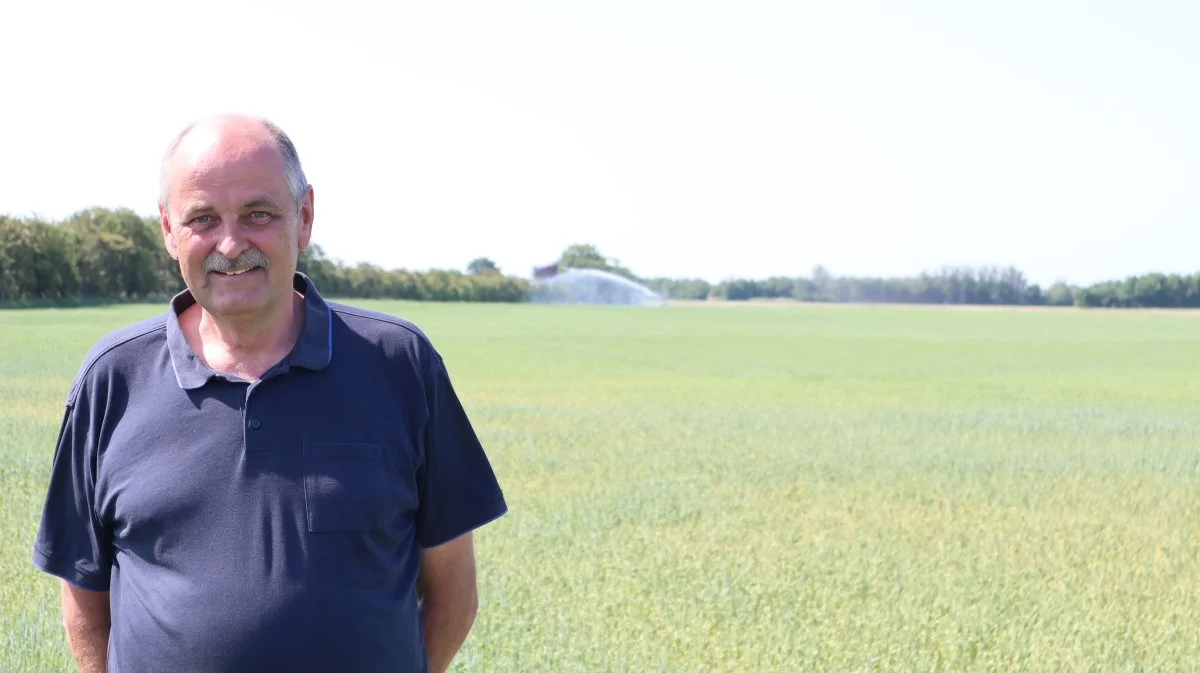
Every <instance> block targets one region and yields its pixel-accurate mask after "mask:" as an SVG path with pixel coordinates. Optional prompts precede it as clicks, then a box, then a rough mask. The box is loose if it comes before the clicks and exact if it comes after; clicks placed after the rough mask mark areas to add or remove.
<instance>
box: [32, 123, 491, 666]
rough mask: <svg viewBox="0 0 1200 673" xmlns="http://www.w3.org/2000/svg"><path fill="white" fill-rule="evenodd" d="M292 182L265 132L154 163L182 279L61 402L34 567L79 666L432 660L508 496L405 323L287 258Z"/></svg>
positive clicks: (188, 138)
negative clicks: (329, 291)
mask: <svg viewBox="0 0 1200 673" xmlns="http://www.w3.org/2000/svg"><path fill="white" fill-rule="evenodd" d="M313 212H314V211H313V190H312V188H311V187H310V186H309V185H308V184H307V181H306V180H305V177H304V173H303V170H302V169H301V166H300V161H299V158H298V156H297V154H296V151H295V148H294V146H293V145H292V142H291V141H290V140H289V139H288V137H287V136H286V135H285V134H284V133H283V132H282V131H280V130H279V129H278V128H276V127H275V126H273V125H272V124H270V123H268V122H265V121H261V120H256V119H250V118H246V117H241V116H233V115H229V116H219V117H214V118H210V119H206V120H203V121H201V122H199V123H197V124H195V125H193V126H191V127H189V128H187V129H185V130H184V132H183V133H181V134H180V136H179V137H178V138H177V139H176V140H175V141H174V142H173V143H172V144H171V146H170V148H169V150H168V152H167V156H166V158H165V160H164V162H163V177H162V195H161V198H160V203H159V215H160V220H161V224H162V232H163V237H164V241H165V243H166V248H167V251H168V252H169V253H170V255H171V257H172V258H173V259H175V260H176V261H178V263H179V269H180V272H181V274H182V276H183V280H184V282H185V284H186V286H187V289H186V290H185V291H183V292H181V293H180V294H179V295H177V296H176V297H175V298H174V299H173V300H172V301H171V304H170V308H169V310H167V311H165V312H164V313H163V314H162V315H159V316H157V317H155V318H152V319H150V320H147V321H144V322H141V323H138V324H136V325H131V326H129V327H126V328H123V329H121V330H119V331H117V332H114V333H112V334H109V335H107V336H105V337H104V338H103V339H101V340H100V341H99V342H98V343H97V344H96V345H95V346H94V347H93V348H92V349H91V351H90V352H89V354H88V355H87V357H86V358H85V360H84V362H83V364H82V366H81V368H80V369H79V373H78V375H77V377H76V379H75V381H74V383H73V385H72V387H71V390H70V392H69V394H68V398H67V406H66V411H65V414H64V418H63V422H62V427H61V432H60V435H59V440H58V445H57V449H56V452H55V456H54V461H53V471H52V475H51V479H50V484H49V488H48V492H47V496H46V502H45V507H44V510H43V514H42V520H41V524H40V527H39V529H38V532H37V539H36V542H35V546H34V553H33V560H34V563H35V565H36V566H37V567H38V568H40V569H42V570H44V571H45V572H47V573H50V574H53V575H55V576H57V577H59V578H61V580H62V610H63V618H64V625H65V628H66V633H67V640H68V643H69V646H70V649H71V651H72V654H73V656H74V657H75V660H76V662H77V664H78V665H79V667H80V669H81V670H83V671H104V670H107V671H109V672H110V673H133V672H137V673H141V672H143V671H171V672H172V673H191V672H201V671H203V672H209V671H213V672H215V671H221V672H230V673H232V672H240V671H255V672H258V671H292V672H302V671H425V670H431V671H444V670H445V669H446V668H447V667H448V666H449V664H450V661H451V660H452V658H453V657H454V655H455V654H456V652H457V651H458V649H459V648H460V646H461V645H462V643H463V641H464V640H465V638H466V636H467V634H468V632H469V630H470V629H471V627H472V625H473V621H474V618H475V611H476V605H477V598H476V584H475V560H474V552H473V547H472V538H471V531H472V530H474V529H475V528H477V527H479V526H481V525H483V524H485V523H487V522H490V521H492V520H494V519H496V518H497V517H500V516H501V515H503V514H504V513H505V512H506V511H507V505H506V503H505V500H504V497H503V494H502V492H501V489H500V487H499V486H498V484H497V481H496V478H495V475H494V473H493V470H492V468H491V466H490V464H489V463H488V460H487V458H486V456H485V455H484V451H483V449H482V447H481V446H480V443H479V441H478V439H477V437H476V435H475V433H474V431H473V430H472V428H471V425H470V423H469V421H468V419H467V416H466V414H465V413H464V411H463V408H462V405H461V404H460V402H459V400H458V398H457V397H456V395H455V392H454V389H453V388H452V386H451V383H450V379H449V376H448V374H447V371H446V367H445V365H444V363H443V361H442V358H441V357H440V355H439V354H438V352H437V351H436V350H435V349H434V348H433V346H432V345H431V344H430V342H429V341H428V340H427V339H426V337H425V335H424V334H423V333H422V332H421V331H419V330H418V329H417V328H416V327H415V326H413V325H412V324H410V323H408V322H405V321H403V320H399V319H396V318H393V317H390V316H387V315H383V314H379V313H373V312H369V311H364V310H360V309H356V308H351V307H348V306H342V305H339V304H334V303H330V302H326V301H325V300H324V299H322V297H321V295H320V294H319V293H318V292H317V289H316V288H315V287H314V286H313V284H312V283H311V281H310V280H309V279H308V278H307V277H305V276H304V275H303V274H300V273H297V272H296V264H297V256H298V254H299V252H300V251H301V250H304V249H305V247H306V246H307V245H308V243H309V239H310V235H311V232H312V223H313Z"/></svg>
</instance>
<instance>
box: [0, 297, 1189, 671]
mask: <svg viewBox="0 0 1200 673" xmlns="http://www.w3.org/2000/svg"><path fill="white" fill-rule="evenodd" d="M363 304H364V305H369V306H371V307H373V308H381V309H383V310H386V311H389V312H392V313H395V314H398V315H402V316H405V317H408V318H411V319H413V320H414V321H416V322H417V323H418V324H419V325H421V326H422V327H424V329H425V330H426V331H427V332H428V333H429V335H430V336H431V337H432V338H433V340H434V342H435V344H437V345H438V347H439V348H440V349H441V350H442V352H443V353H444V354H445V356H446V359H447V361H448V363H449V365H450V371H451V374H452V376H453V377H454V379H455V383H456V385H457V388H458V390H459V392H460V394H461V395H462V397H463V399H464V401H465V403H466V406H467V409H468V411H469V412H470V413H471V415H472V417H473V418H474V419H475V421H476V423H477V426H478V431H479V433H480V435H481V437H482V438H483V440H484V441H485V443H486V445H487V447H488V449H489V451H490V455H491V457H492V459H493V461H494V464H495V466H496V470H497V472H498V475H499V477H500V479H501V481H502V483H503V486H504V488H505V491H506V494H507V496H508V499H509V504H510V506H511V513H510V514H509V515H508V516H507V517H505V518H504V519H502V520H500V521H498V522H496V523H495V524H493V525H491V526H488V527H487V528H485V529H484V530H483V531H481V533H480V534H479V535H478V538H477V544H478V561H479V572H480V590H481V601H482V605H481V612H480V615H479V619H478V621H477V623H476V627H475V629H474V631H473V632H472V634H471V637H470V639H469V640H468V643H467V645H466V646H465V648H464V650H463V651H462V653H461V654H460V656H459V658H458V660H457V662H456V669H455V670H459V671H580V672H583V671H587V672H592V671H639V672H640V671H697V672H698V671H792V670H822V671H868V670H870V671H901V670H903V671H928V670H954V671H976V670H980V671H982V670H987V671H1010V670H1038V671H1087V670H1096V671H1100V670H1103V671H1111V670H1120V671H1135V670H1137V671H1141V670H1178V669H1187V668H1192V667H1195V666H1196V665H1197V662H1200V488H1198V484H1200V315H1195V314H1186V313H1175V314H1172V313H1148V312H1112V313H1105V312H1076V311H1062V312H1053V311H970V310H954V311H948V310H939V309H908V308H886V309H877V308H868V307H855V308H850V307H806V306H791V307H760V306H737V307H692V306H673V307H668V308H662V309H628V308H625V309H622V308H598V307H592V308H584V307H546V306H499V305H445V304H412V303H397V302H392V303H385V302H363ZM156 310H158V307H120V308H103V309H75V310H67V311H49V310H36V311H34V310H31V311H8V312H0V349H2V350H0V352H2V353H3V357H2V359H0V493H2V494H3V495H2V496H0V498H2V500H0V622H2V627H3V628H2V629H0V670H3V671H48V670H53V671H62V670H68V666H69V659H68V655H67V654H66V649H65V647H64V644H63V638H62V636H61V629H60V628H59V622H58V619H59V618H58V607H57V599H56V594H55V584H54V583H53V582H52V580H51V579H50V578H48V577H46V576H43V575H40V574H38V573H36V572H35V571H33V569H32V566H31V565H30V560H29V557H30V542H31V540H32V537H33V532H34V528H35V525H36V523H37V518H38V515H39V508H40V503H41V498H42V493H43V489H44V487H45V481H46V475H47V472H48V468H49V462H50V457H51V453H52V450H53V441H54V438H55V434H56V432H57V429H58V422H59V413H60V410H61V407H62V401H63V399H64V396H65V394H66V389H67V386H68V384H69V382H70V380H71V377H72V376H73V375H74V373H75V369H76V367H77V365H78V362H79V359H80V357H81V356H82V355H83V353H84V352H85V350H86V349H87V348H88V346H89V345H90V343H91V341H92V339H94V338H95V337H97V336H98V335H100V334H101V333H103V332H105V331H107V330H109V329H111V328H114V327H116V326H118V325H119V324H122V323H125V322H129V321H132V320H134V319H136V318H139V317H141V316H143V315H146V314H147V313H149V312H150V311H156Z"/></svg>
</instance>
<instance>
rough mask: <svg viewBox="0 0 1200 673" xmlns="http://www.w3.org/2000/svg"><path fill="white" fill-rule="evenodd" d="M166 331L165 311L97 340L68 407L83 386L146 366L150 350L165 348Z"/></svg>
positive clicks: (81, 364)
mask: <svg viewBox="0 0 1200 673" xmlns="http://www.w3.org/2000/svg"><path fill="white" fill-rule="evenodd" d="M166 328H167V313H166V312H165V311H163V312H161V313H158V314H156V315H153V316H150V317H149V318H145V319H143V320H139V321H137V322H135V323H130V324H128V325H125V326H123V327H119V328H117V329H115V330H112V331H111V332H108V333H107V334H104V335H103V336H101V337H100V338H99V339H96V341H94V342H93V343H92V346H91V348H89V349H88V351H87V354H86V355H84V357H83V361H82V362H81V363H80V365H79V370H78V372H77V373H76V375H75V381H74V383H73V384H72V386H71V392H70V395H69V398H68V404H70V403H72V402H74V400H75V399H76V397H77V396H78V395H79V393H80V390H81V388H82V387H83V384H84V382H86V381H88V380H90V379H96V378H97V377H101V376H104V377H107V376H112V375H114V374H115V375H121V374H122V373H124V370H125V369H127V368H129V367H136V366H139V365H140V364H142V363H144V362H145V361H146V359H145V356H146V355H147V349H153V348H157V347H161V346H164V345H165V344H166Z"/></svg>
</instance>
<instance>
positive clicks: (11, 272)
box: [0, 208, 1200, 308]
mask: <svg viewBox="0 0 1200 673" xmlns="http://www.w3.org/2000/svg"><path fill="white" fill-rule="evenodd" d="M298 267H299V269H300V270H301V271H303V272H304V273H306V274H308V275H309V276H310V277H311V278H312V279H313V281H314V282H315V283H316V284H317V287H319V288H321V291H322V293H323V294H325V295H327V296H331V297H346V298H390V299H412V300H433V301H482V302H519V301H525V300H526V299H527V298H528V296H529V293H530V291H531V289H532V283H531V281H529V280H527V279H525V278H520V277H515V276H510V275H506V274H504V273H502V272H501V271H500V269H499V268H498V267H497V266H496V264H495V263H494V262H493V261H491V260H490V259H488V258H486V257H480V258H476V259H474V260H471V262H470V263H469V264H467V266H466V268H465V271H462V270H457V269H433V270H428V271H408V270H404V269H391V270H388V269H383V268H381V267H379V266H376V265H373V264H368V263H360V264H355V265H347V264H344V263H342V262H340V261H336V260H333V259H330V258H329V257H327V256H326V255H325V253H324V251H323V250H322V249H321V248H320V246H317V245H313V246H310V247H309V249H308V250H305V251H304V252H302V253H301V255H300V259H299V265H298ZM548 268H550V269H553V270H557V271H562V270H565V269H569V268H594V269H601V270H605V271H609V272H612V273H615V274H617V275H621V276H624V277H626V278H629V279H630V280H633V281H636V282H638V283H641V284H643V285H645V286H646V287H648V288H650V289H651V290H653V291H655V292H657V293H659V294H660V295H662V296H664V297H666V298H668V299H692V300H706V299H724V300H733V301H744V300H751V299H796V300H800V301H810V302H862V303H889V302H894V303H913V304H992V305H1025V306H1072V305H1073V306H1080V307H1105V308H1171V307H1180V308H1182V307H1200V273H1196V274H1191V275H1179V274H1162V273H1149V274H1144V275H1140V276H1131V277H1129V278H1126V279H1124V280H1114V281H1108V282H1102V283H1096V284H1093V285H1088V286H1078V285H1068V284H1066V283H1062V282H1059V283H1055V284H1053V285H1051V286H1049V287H1047V288H1042V287H1040V286H1039V285H1037V284H1035V283H1030V282H1028V280H1027V279H1026V278H1025V276H1024V274H1022V273H1021V272H1020V271H1019V270H1017V269H1015V268H1011V267H1008V268H992V267H985V268H964V267H948V268H944V269H941V270H938V271H934V272H929V273H923V274H920V275H917V276H913V277H901V278H882V277H856V276H835V275H834V274H832V273H830V272H829V271H828V270H826V269H824V268H822V267H817V268H815V269H813V271H812V273H811V274H809V275H807V276H795V277H786V276H776V277H770V278H765V279H747V278H733V279H728V280H724V281H722V282H719V283H709V282H708V281H705V280H703V279H699V278H663V277H649V278H644V277H640V276H638V275H637V274H635V273H634V272H633V271H631V270H630V269H628V268H626V267H625V266H622V265H621V264H620V262H619V261H618V260H614V259H610V258H608V257H606V256H604V255H603V254H601V253H600V251H599V250H598V249H596V247H595V246H593V245H588V244H575V245H571V246H568V247H567V248H566V249H565V250H564V251H563V253H562V254H561V255H560V256H559V259H558V260H556V261H555V262H554V264H553V265H551V267H548ZM183 288H184V284H183V281H182V279H181V278H180V275H179V268H178V265H177V264H176V262H175V261H174V260H172V259H171V258H170V256H169V255H167V253H166V250H165V249H164V247H163V241H162V234H161V231H160V229H159V224H158V220H157V219H156V218H151V217H145V216H140V215H138V214H136V213H134V212H133V211H131V210H129V209H116V210H112V209H104V208H91V209H87V210H83V211H80V212H78V213H75V214H73V215H71V216H70V217H68V218H66V219H65V220H62V221H47V220H42V219H39V218H36V217H35V218H14V217H6V216H3V215H0V303H3V304H6V305H14V304H16V305H20V304H41V303H72V302H88V301H96V302H105V301H156V300H162V299H164V298H166V297H169V296H171V295H173V294H175V293H177V292H179V291H181V290H182V289H183Z"/></svg>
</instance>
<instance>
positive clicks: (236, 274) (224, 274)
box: [212, 266, 258, 276]
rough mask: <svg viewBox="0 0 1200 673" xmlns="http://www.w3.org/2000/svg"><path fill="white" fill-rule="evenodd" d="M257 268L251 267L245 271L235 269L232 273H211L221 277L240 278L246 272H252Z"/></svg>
mask: <svg viewBox="0 0 1200 673" xmlns="http://www.w3.org/2000/svg"><path fill="white" fill-rule="evenodd" d="M257 268H258V267H257V266H252V267H249V268H246V269H236V270H234V271H213V272H212V273H216V274H220V275H222V276H240V275H242V274H243V273H246V272H247V271H253V270H255V269H257Z"/></svg>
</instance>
